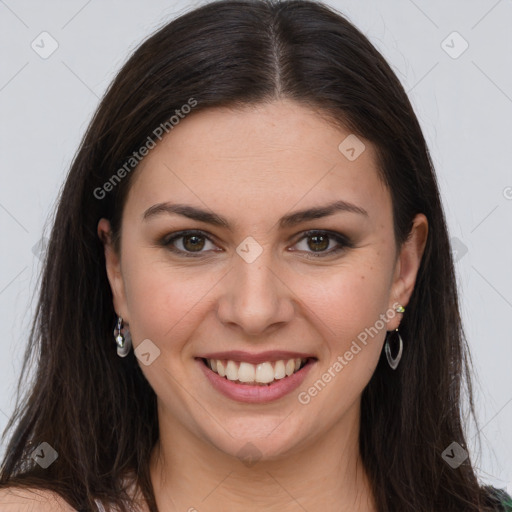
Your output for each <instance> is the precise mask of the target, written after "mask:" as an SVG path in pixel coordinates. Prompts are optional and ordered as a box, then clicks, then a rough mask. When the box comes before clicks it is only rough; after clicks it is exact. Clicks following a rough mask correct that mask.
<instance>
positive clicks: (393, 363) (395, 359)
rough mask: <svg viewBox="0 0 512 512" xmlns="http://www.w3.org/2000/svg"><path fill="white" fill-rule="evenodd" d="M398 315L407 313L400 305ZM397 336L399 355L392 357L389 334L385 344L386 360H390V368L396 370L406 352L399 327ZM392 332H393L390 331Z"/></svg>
mask: <svg viewBox="0 0 512 512" xmlns="http://www.w3.org/2000/svg"><path fill="white" fill-rule="evenodd" d="M395 311H396V312H397V313H403V312H404V311H405V308H404V307H403V306H402V305H400V304H399V305H398V307H397V308H396V309H395ZM395 331H396V334H397V336H398V353H397V355H396V356H395V357H393V356H392V355H391V347H390V345H389V333H388V335H386V343H384V351H385V352H386V359H387V360H388V364H389V366H390V367H391V368H392V369H393V370H396V369H397V367H398V363H399V362H400V359H402V352H403V350H404V342H403V340H402V336H400V333H399V332H398V327H397V328H396V329H395ZM389 332H392V331H389Z"/></svg>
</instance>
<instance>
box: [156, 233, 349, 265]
mask: <svg viewBox="0 0 512 512" xmlns="http://www.w3.org/2000/svg"><path fill="white" fill-rule="evenodd" d="M189 235H196V236H199V237H201V238H205V239H206V240H208V241H209V242H211V243H214V242H213V240H212V239H211V238H210V237H209V236H208V235H206V233H204V232H203V231H200V230H187V231H179V232H177V233H173V236H172V237H171V238H169V237H165V238H164V239H163V240H162V241H161V245H163V246H164V247H166V248H168V249H169V250H170V251H171V252H173V253H175V254H178V255H179V256H184V257H186V258H200V257H202V256H203V254H204V253H202V252H198V253H191V252H187V251H182V250H181V249H177V248H176V247H174V246H173V245H172V243H173V242H175V241H176V240H179V239H180V238H185V237H186V236H189ZM315 235H324V236H325V235H327V236H328V237H329V240H331V239H332V240H334V241H336V242H337V243H338V244H340V246H339V247H337V248H335V249H331V250H330V251H326V252H318V253H314V252H310V253H307V254H308V256H306V257H307V258H312V259H316V258H324V257H327V256H331V255H333V254H337V253H339V252H341V251H342V250H344V249H345V248H352V247H354V245H353V243H352V242H351V241H350V239H349V238H347V237H346V236H344V235H341V234H340V233H336V232H332V231H325V230H318V229H316V230H314V229H313V230H309V231H305V232H304V233H303V234H302V237H301V238H299V239H298V240H297V242H295V243H296V244H297V243H299V242H300V241H302V240H303V239H305V238H309V237H312V236H315Z"/></svg>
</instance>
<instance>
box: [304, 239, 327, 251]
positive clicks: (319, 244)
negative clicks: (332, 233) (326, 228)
mask: <svg viewBox="0 0 512 512" xmlns="http://www.w3.org/2000/svg"><path fill="white" fill-rule="evenodd" d="M309 239H310V240H311V243H308V247H309V248H310V249H312V250H314V251H317V250H318V251H324V250H325V249H327V247H329V237H328V236H326V235H313V236H310V237H309Z"/></svg>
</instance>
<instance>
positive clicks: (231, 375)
mask: <svg viewBox="0 0 512 512" xmlns="http://www.w3.org/2000/svg"><path fill="white" fill-rule="evenodd" d="M226 377H227V378H228V380H238V367H237V366H236V363H235V362H234V361H228V365H227V366H226Z"/></svg>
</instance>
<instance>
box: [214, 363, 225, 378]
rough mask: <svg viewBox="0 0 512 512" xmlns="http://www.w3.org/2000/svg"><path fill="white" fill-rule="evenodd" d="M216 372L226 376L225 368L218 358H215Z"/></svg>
mask: <svg viewBox="0 0 512 512" xmlns="http://www.w3.org/2000/svg"><path fill="white" fill-rule="evenodd" d="M212 370H213V368H212ZM214 371H215V370H214ZM217 373H218V374H219V375H220V376H221V377H225V376H226V369H225V368H224V365H223V364H222V361H219V360H217Z"/></svg>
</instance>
